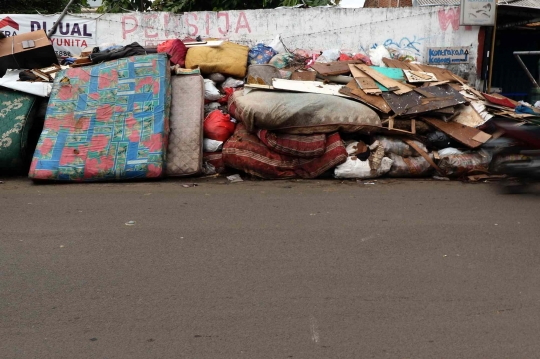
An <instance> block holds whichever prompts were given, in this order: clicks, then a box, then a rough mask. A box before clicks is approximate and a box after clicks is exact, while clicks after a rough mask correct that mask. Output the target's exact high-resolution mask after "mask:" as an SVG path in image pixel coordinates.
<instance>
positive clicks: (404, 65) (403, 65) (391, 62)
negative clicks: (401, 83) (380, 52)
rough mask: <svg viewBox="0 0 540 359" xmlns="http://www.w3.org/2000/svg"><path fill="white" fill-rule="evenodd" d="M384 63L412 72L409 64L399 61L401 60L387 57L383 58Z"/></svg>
mask: <svg viewBox="0 0 540 359" xmlns="http://www.w3.org/2000/svg"><path fill="white" fill-rule="evenodd" d="M382 60H383V62H384V64H385V65H386V66H388V67H392V68H397V69H403V70H410V69H411V68H410V67H409V64H408V63H407V62H403V61H399V60H392V59H389V58H387V57H383V59H382Z"/></svg>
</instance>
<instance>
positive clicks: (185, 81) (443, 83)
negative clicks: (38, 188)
mask: <svg viewBox="0 0 540 359" xmlns="http://www.w3.org/2000/svg"><path fill="white" fill-rule="evenodd" d="M36 33H37V32H34V33H29V34H23V35H19V36H23V37H25V39H18V37H19V36H15V37H12V38H6V39H0V47H1V46H2V44H1V42H6V41H7V42H10V43H13V44H14V46H15V49H17V46H19V45H20V49H19V50H18V52H19V55H18V56H19V57H20V58H21V59H23V60H24V59H26V58H27V57H30V56H32V53H34V52H35V51H40V53H47V54H48V55H47V56H44V57H41V58H40V59H41V60H40V61H41V63H39V61H37V62H36V61H33V62H32V61H26V62H25V61H23V60H20V61H19V62H18V64H19V65H20V64H25V66H30V65H33V66H30V68H20V67H21V66H18V65H16V64H14V63H9V64H8V63H6V62H5V61H4V60H3V58H2V57H0V70H2V69H4V70H7V68H6V67H9V68H10V70H7V72H6V75H5V76H3V77H2V78H0V97H1V96H3V93H9V96H11V97H13V94H15V93H16V94H20V93H21V92H23V93H24V94H23V95H24V96H26V97H28V96H34V97H36V96H37V97H39V96H41V97H44V98H47V107H48V108H47V115H46V118H45V120H44V123H43V130H42V131H40V132H41V135H40V137H39V141H37V144H34V146H32V144H31V143H28V138H27V136H26V137H24V135H23V136H22V137H24V138H19V139H18V141H22V142H24V143H25V146H24V151H23V150H22V149H21V151H20V152H21V154H18V155H17V156H16V157H18V160H17V162H16V163H17V166H19V167H20V166H21V161H22V160H21V159H22V157H24V155H23V153H22V152H32V151H33V153H34V155H33V157H32V162H31V166H30V171H29V177H30V178H32V179H34V180H60V181H96V180H121V179H135V178H155V177H163V176H197V175H199V176H200V175H216V174H227V173H228V174H230V173H231V172H234V173H238V171H241V172H243V173H245V174H248V175H251V176H255V177H258V178H264V179H284V178H321V177H325V178H332V177H334V178H343V179H347V178H355V179H373V178H378V177H382V176H389V177H435V178H467V177H469V176H474V175H482V176H484V178H485V177H489V169H490V163H491V162H492V159H493V153H492V152H491V151H490V149H489V147H488V146H485V144H486V143H487V142H488V141H489V140H490V139H492V138H497V137H499V136H501V133H500V131H497V130H496V129H495V127H494V126H491V125H490V122H491V121H492V119H494V118H499V119H500V118H504V119H506V120H508V121H514V122H515V123H516V124H520V123H535V121H536V120H535V119H536V118H538V117H539V116H540V109H537V108H536V107H534V106H531V105H529V104H527V103H517V102H515V101H513V100H511V99H508V98H506V97H504V96H501V95H497V94H485V93H481V92H479V91H477V90H475V89H474V88H473V87H471V86H469V85H468V84H467V81H466V80H465V79H463V78H461V77H459V76H457V75H456V74H454V73H452V72H450V71H448V70H446V69H443V68H439V67H434V66H427V65H423V64H419V63H414V62H405V61H400V60H399V59H392V58H391V55H390V53H389V52H388V51H387V50H386V49H385V48H384V47H382V46H379V47H376V48H374V49H371V50H370V51H369V53H368V54H362V53H359V54H350V53H344V52H341V51H340V50H338V49H330V50H326V51H323V52H317V53H315V52H312V51H307V50H295V51H289V50H288V49H286V47H285V46H284V45H283V43H282V42H281V40H280V39H279V37H277V38H276V40H275V41H274V42H273V43H271V44H268V45H265V44H257V45H255V46H253V47H251V48H249V47H247V46H243V45H239V44H235V43H232V42H228V41H222V40H207V41H205V40H202V39H184V40H180V39H175V40H167V41H165V42H163V43H161V44H160V45H159V46H157V48H148V47H143V46H141V45H139V44H138V43H132V44H129V45H126V46H122V45H118V44H102V45H100V46H98V47H95V48H89V49H85V51H83V52H82V53H81V54H80V56H79V57H77V58H66V59H61V60H60V61H57V60H56V57H55V58H54V59H52V58H51V56H50V55H51V52H52V53H53V54H54V52H53V50H52V46H51V45H50V43H48V44H37V42H34V43H33V45H34V46H33V47H32V46H31V45H32V43H29V42H28V41H29V40H28V39H27V38H28V37H32V38H35V39H41V37H40V36H42V35H43V34H36ZM25 41H26V42H25ZM36 41H37V40H36ZM38 45H39V46H38ZM25 46H26V47H25ZM3 61H4V62H3ZM43 61H45V62H46V63H43ZM15 76H16V77H17V79H16V80H14V77H15ZM44 85H45V86H49V87H48V88H44V87H43V86H44ZM36 86H37V87H36ZM36 88H39V89H38V90H36ZM15 91H19V92H15ZM4 96H7V95H5V94H4ZM15 107H17V106H11V107H10V106H7V107H5V108H4V109H2V110H1V112H0V124H2V123H3V124H4V125H5V124H7V123H8V122H9V121H11V122H9V123H13V126H14V127H13V128H15V127H16V128H21V129H22V128H24V127H25V126H24V124H23V123H20V121H19V122H16V121H15V118H19V119H20V118H21V113H20V110H19V111H15ZM19 107H20V106H19ZM19 107H17V109H19ZM31 107H32V106H26V107H24V109H25V110H24V111H25V113H24V114H23V115H24V117H25V118H28V119H29V120H28V123H31V122H32V121H31V120H30V117H32V109H31ZM33 122H36V121H33ZM37 122H39V121H37ZM4 127H5V126H4ZM38 127H39V126H38ZM40 130H41V129H40ZM8 132H9V131H8ZM8 132H6V133H8ZM15 132H17V131H11V132H9V134H8V135H13V134H14V133H15ZM22 132H23V131H22V130H21V131H19V132H17V133H21V134H22ZM0 135H1V136H2V139H4V138H7V136H8V135H6V134H4V135H2V134H0ZM19 137H21V136H19ZM12 142H13V141H12ZM30 142H31V141H30ZM33 147H35V151H34V150H33ZM5 153H6V151H5V150H3V148H1V147H0V166H1V165H2V164H3V163H5V162H6V161H2V159H3V158H2V156H4V155H5ZM12 155H13V151H12ZM13 163H15V162H13ZM2 169H3V167H2V168H0V171H1V170H2Z"/></svg>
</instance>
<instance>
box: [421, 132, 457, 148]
mask: <svg viewBox="0 0 540 359" xmlns="http://www.w3.org/2000/svg"><path fill="white" fill-rule="evenodd" d="M426 139H427V141H428V143H429V144H430V145H431V147H432V148H436V149H440V148H447V147H448V146H450V145H451V144H452V141H450V139H449V138H448V136H447V135H446V134H445V133H444V132H441V131H435V132H431V133H429V134H428V135H427V136H426Z"/></svg>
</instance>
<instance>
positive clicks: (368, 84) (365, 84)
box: [355, 77, 379, 90]
mask: <svg viewBox="0 0 540 359" xmlns="http://www.w3.org/2000/svg"><path fill="white" fill-rule="evenodd" d="M355 80H356V83H357V84H358V86H360V88H361V89H362V90H365V89H379V86H377V84H376V83H375V80H373V79H372V78H371V77H358V78H355Z"/></svg>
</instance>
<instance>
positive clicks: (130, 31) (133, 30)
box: [122, 15, 139, 40]
mask: <svg viewBox="0 0 540 359" xmlns="http://www.w3.org/2000/svg"><path fill="white" fill-rule="evenodd" d="M126 20H132V21H133V22H134V23H133V24H131V25H133V27H132V28H131V29H127V28H126V25H127V24H126ZM138 27H139V22H138V21H137V18H136V17H135V16H133V15H124V16H122V38H123V39H124V40H125V39H126V35H127V34H131V33H132V32H135V30H137V28H138Z"/></svg>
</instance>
